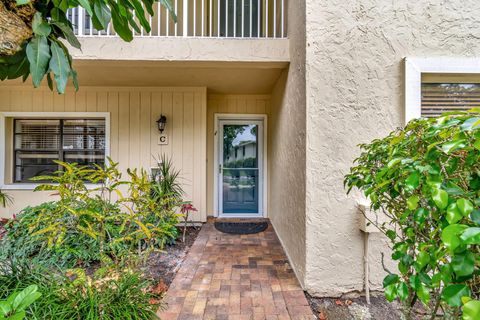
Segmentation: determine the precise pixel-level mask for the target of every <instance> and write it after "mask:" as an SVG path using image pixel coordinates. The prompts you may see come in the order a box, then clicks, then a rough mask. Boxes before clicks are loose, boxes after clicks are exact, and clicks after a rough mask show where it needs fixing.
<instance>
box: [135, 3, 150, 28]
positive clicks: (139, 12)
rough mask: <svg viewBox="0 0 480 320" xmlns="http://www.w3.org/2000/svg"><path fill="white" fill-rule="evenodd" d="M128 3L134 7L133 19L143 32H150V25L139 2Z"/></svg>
mask: <svg viewBox="0 0 480 320" xmlns="http://www.w3.org/2000/svg"><path fill="white" fill-rule="evenodd" d="M130 3H131V4H133V6H134V7H135V17H136V18H137V19H138V20H139V21H140V24H141V25H142V27H143V28H144V29H145V31H146V32H150V30H151V28H150V23H149V22H148V20H147V19H146V18H145V10H143V7H142V3H141V2H140V1H139V0H130Z"/></svg>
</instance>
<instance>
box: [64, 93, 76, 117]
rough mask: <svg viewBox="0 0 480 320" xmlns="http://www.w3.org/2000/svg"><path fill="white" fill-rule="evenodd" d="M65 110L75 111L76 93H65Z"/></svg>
mask: <svg viewBox="0 0 480 320" xmlns="http://www.w3.org/2000/svg"><path fill="white" fill-rule="evenodd" d="M65 112H75V93H74V92H72V91H67V93H65Z"/></svg>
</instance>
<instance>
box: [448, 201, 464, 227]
mask: <svg viewBox="0 0 480 320" xmlns="http://www.w3.org/2000/svg"><path fill="white" fill-rule="evenodd" d="M462 218H463V216H462V214H461V213H460V210H458V206H457V204H456V203H452V204H450V205H449V206H448V208H447V216H446V219H447V221H448V223H449V224H454V223H456V222H458V221H459V220H460V219H462Z"/></svg>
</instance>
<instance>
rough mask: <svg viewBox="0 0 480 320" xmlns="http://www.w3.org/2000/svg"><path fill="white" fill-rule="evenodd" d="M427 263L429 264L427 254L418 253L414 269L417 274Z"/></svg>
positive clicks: (423, 252)
mask: <svg viewBox="0 0 480 320" xmlns="http://www.w3.org/2000/svg"><path fill="white" fill-rule="evenodd" d="M429 262H430V255H429V254H428V252H425V251H420V252H419V253H418V254H417V257H416V260H415V268H416V269H417V271H418V272H420V271H421V270H422V269H423V268H424V267H425V266H426V265H427V264H428V263H429Z"/></svg>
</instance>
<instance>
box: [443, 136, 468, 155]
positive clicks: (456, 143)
mask: <svg viewBox="0 0 480 320" xmlns="http://www.w3.org/2000/svg"><path fill="white" fill-rule="evenodd" d="M463 147H465V140H464V139H459V140H453V141H450V142H446V143H444V144H443V145H442V150H443V152H445V153H447V154H448V153H451V152H453V151H455V150H458V149H461V148H463Z"/></svg>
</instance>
